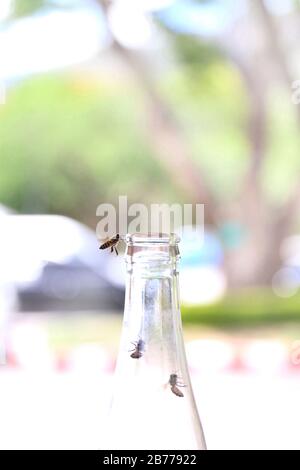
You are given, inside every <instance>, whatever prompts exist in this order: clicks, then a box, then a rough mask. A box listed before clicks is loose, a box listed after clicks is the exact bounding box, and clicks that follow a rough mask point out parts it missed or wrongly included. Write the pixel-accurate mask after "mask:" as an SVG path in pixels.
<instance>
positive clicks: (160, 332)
mask: <svg viewBox="0 0 300 470" xmlns="http://www.w3.org/2000/svg"><path fill="white" fill-rule="evenodd" d="M130 242H131V245H130ZM159 243H161V245H160V244H159ZM128 245H129V249H128V247H127V256H126V260H127V283H126V300H125V310H124V320H123V329H122V336H121V343H120V349H119V355H118V360H117V366H116V371H115V377H114V390H113V398H112V403H111V409H110V413H109V417H108V422H107V426H106V429H105V439H104V441H103V444H104V445H105V448H106V449H131V450H132V449H146V450H167V449H168V450H180V449H186V450H187V449H205V448H206V446H205V439H204V435H203V431H202V426H201V423H200V419H199V415H198V411H197V407H196V404H195V399H194V395H193V390H192V387H191V382H190V377H189V373H188V368H187V362H186V356H185V349H184V343H183V335H182V326H181V315H180V308H179V297H178V271H177V258H178V256H177V255H178V250H177V245H175V246H174V245H173V246H170V240H169V239H168V238H167V239H163V240H161V242H159V241H158V242H157V241H156V242H154V241H153V239H151V238H149V239H145V241H144V243H140V244H138V243H137V242H136V240H132V238H131V237H129V241H128ZM132 356H134V357H132Z"/></svg>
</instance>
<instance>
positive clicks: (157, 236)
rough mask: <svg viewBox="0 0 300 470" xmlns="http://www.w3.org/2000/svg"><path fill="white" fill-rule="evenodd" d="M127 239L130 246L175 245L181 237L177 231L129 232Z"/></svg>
mask: <svg viewBox="0 0 300 470" xmlns="http://www.w3.org/2000/svg"><path fill="white" fill-rule="evenodd" d="M125 241H126V243H127V245H128V246H133V245H168V246H175V245H177V244H178V243H179V242H180V238H179V237H178V236H177V235H176V234H175V233H133V234H127V235H126V237H125Z"/></svg>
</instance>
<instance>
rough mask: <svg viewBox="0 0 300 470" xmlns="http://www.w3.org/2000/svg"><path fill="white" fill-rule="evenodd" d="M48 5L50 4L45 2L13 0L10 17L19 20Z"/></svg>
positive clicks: (45, 0)
mask: <svg viewBox="0 0 300 470" xmlns="http://www.w3.org/2000/svg"><path fill="white" fill-rule="evenodd" d="M49 3H51V2H47V0H13V8H12V16H13V17H15V18H20V17H22V16H28V15H31V14H32V13H34V12H35V11H36V10H39V9H40V8H42V7H43V6H45V5H47V4H49Z"/></svg>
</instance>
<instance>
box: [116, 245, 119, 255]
mask: <svg viewBox="0 0 300 470" xmlns="http://www.w3.org/2000/svg"><path fill="white" fill-rule="evenodd" d="M115 252H116V254H117V256H118V255H119V253H118V250H117V248H116V247H115Z"/></svg>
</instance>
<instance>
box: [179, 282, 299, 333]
mask: <svg viewBox="0 0 300 470" xmlns="http://www.w3.org/2000/svg"><path fill="white" fill-rule="evenodd" d="M181 311H182V319H183V321H184V322H185V323H190V324H207V325H213V326H221V327H230V328H232V327H237V328H239V327H244V326H245V327H249V326H259V325H269V324H270V325H271V324H284V323H290V322H293V323H300V296H299V295H297V296H294V297H291V298H289V299H284V298H280V297H277V296H275V294H273V293H272V292H271V291H268V290H251V291H245V292H239V293H235V294H231V295H228V296H227V297H225V299H224V300H222V301H220V302H218V303H215V304H211V305H207V306H187V305H183V306H182V308H181Z"/></svg>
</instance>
